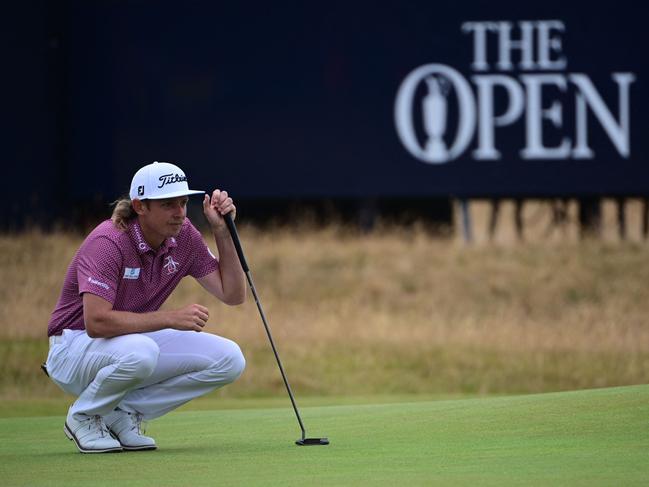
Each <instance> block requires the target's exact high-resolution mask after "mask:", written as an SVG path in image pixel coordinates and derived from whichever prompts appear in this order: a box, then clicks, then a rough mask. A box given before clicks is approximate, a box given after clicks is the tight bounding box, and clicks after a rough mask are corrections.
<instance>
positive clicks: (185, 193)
mask: <svg viewBox="0 0 649 487" xmlns="http://www.w3.org/2000/svg"><path fill="white" fill-rule="evenodd" d="M192 194H205V191H196V190H193V189H188V190H187V191H174V192H171V193H166V194H161V195H157V196H155V197H148V198H139V199H145V200H164V199H167V198H177V197H178V196H189V195H192Z"/></svg>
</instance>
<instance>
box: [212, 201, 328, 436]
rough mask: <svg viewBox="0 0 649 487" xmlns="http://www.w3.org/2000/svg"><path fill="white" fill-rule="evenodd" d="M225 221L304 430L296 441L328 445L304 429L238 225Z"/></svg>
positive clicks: (226, 219)
mask: <svg viewBox="0 0 649 487" xmlns="http://www.w3.org/2000/svg"><path fill="white" fill-rule="evenodd" d="M223 218H224V219H225V223H226V224H227V226H228V230H230V235H231V236H232V241H233V242H234V247H235V248H236V249H237V255H238V256H239V261H240V262H241V268H242V269H243V272H245V274H246V278H247V279H248V284H249V285H250V290H251V291H252V295H253V296H254V298H255V303H257V309H258V310H259V314H260V315H261V321H262V322H263V323H264V328H265V329H266V335H268V340H269V341H270V346H271V348H272V349H273V353H274V354H275V360H276V361H277V365H278V367H279V371H280V373H281V374H282V379H284V385H285V386H286V391H287V392H288V397H289V398H290V399H291V404H292V405H293V411H295V416H296V417H297V422H298V423H299V424H300V430H302V437H301V438H300V439H299V440H296V441H295V444H296V445H300V446H309V445H328V444H329V439H328V438H306V431H305V430H304V423H303V422H302V418H301V417H300V412H299V411H298V410H297V404H295V398H294V397H293V392H292V391H291V386H290V385H289V384H288V379H287V378H286V373H285V372H284V367H282V361H281V360H280V359H279V354H278V353H277V348H275V342H274V341H273V336H272V335H271V334H270V328H269V327H268V322H267V321H266V315H265V314H264V310H263V308H262V307H261V301H259V296H258V295H257V290H256V289H255V284H254V282H252V275H251V274H250V268H249V267H248V263H247V262H246V257H245V256H244V255H243V249H242V248H241V241H240V240H239V233H238V232H237V227H236V225H235V224H234V220H232V216H231V215H230V214H229V213H228V214H226V215H224V216H223Z"/></svg>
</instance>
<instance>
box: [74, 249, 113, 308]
mask: <svg viewBox="0 0 649 487" xmlns="http://www.w3.org/2000/svg"><path fill="white" fill-rule="evenodd" d="M121 268H122V253H121V252H120V251H119V248H118V247H117V244H116V243H115V242H113V241H112V240H110V239H107V238H101V237H99V238H96V239H94V240H91V241H89V242H87V243H86V244H85V245H84V246H83V248H82V249H81V251H80V252H79V261H78V262H77V282H78V284H79V294H80V295H81V294H83V293H91V294H95V295H97V296H99V297H100V298H103V299H105V300H106V301H108V302H110V303H115V296H116V295H117V286H118V284H119V273H120V270H121Z"/></svg>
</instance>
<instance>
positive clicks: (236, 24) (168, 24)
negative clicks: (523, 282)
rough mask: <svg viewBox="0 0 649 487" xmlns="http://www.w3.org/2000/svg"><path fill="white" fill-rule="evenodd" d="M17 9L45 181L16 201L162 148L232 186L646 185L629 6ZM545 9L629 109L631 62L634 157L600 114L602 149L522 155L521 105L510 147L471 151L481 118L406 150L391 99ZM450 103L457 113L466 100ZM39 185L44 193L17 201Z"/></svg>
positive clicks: (129, 168)
mask: <svg viewBox="0 0 649 487" xmlns="http://www.w3.org/2000/svg"><path fill="white" fill-rule="evenodd" d="M53 4H54V5H53ZM14 10H15V11H16V14H17V15H16V16H15V19H16V21H15V22H10V24H11V25H7V28H8V29H9V31H10V34H11V35H13V36H14V38H13V41H12V44H11V50H12V52H13V57H12V56H10V57H9V63H8V64H9V65H10V66H11V67H12V69H10V70H9V71H8V72H9V73H11V76H9V79H5V81H4V84H5V93H7V95H9V96H8V97H7V100H6V103H5V105H6V106H8V108H9V111H10V114H11V115H10V116H13V117H17V123H16V124H13V127H12V130H13V132H11V131H9V132H7V131H5V134H6V135H8V136H7V137H6V142H5V147H6V148H7V155H8V156H9V157H10V158H11V160H12V162H13V163H14V165H15V166H14V167H13V168H12V171H14V172H15V175H16V178H17V180H25V179H29V180H30V181H32V182H31V183H30V184H29V185H27V186H28V187H27V189H25V188H23V187H22V186H20V187H12V189H10V190H9V192H8V193H5V194H4V197H10V198H11V200H12V201H13V202H14V203H13V204H14V206H13V207H12V208H13V209H12V210H11V211H12V212H13V213H21V212H25V211H34V209H35V208H36V206H41V207H42V206H43V203H44V201H50V202H51V206H52V207H56V205H57V203H58V202H59V201H64V200H65V201H67V202H73V201H88V200H91V199H100V200H110V199H112V198H114V197H116V196H117V195H118V194H120V193H124V192H126V191H127V189H128V185H129V182H130V178H131V176H132V174H133V172H134V171H135V170H136V169H137V168H138V167H139V166H141V165H143V164H145V163H148V162H150V161H153V160H160V161H170V162H176V163H177V164H179V165H180V166H181V167H183V168H184V169H185V170H186V172H187V174H188V176H189V178H190V182H191V184H192V186H197V187H199V188H204V189H210V188H213V187H215V186H218V187H223V188H227V189H228V190H229V191H230V192H231V193H233V194H234V195H235V196H237V197H364V196H374V197H382V196H385V197H401V196H413V197H421V196H451V195H461V196H521V195H523V196H555V195H593V194H608V195H645V194H649V168H648V157H647V156H648V143H649V142H648V139H649V137H647V135H646V134H647V133H649V131H648V129H649V118H648V117H647V100H648V93H649V92H648V90H647V85H646V80H647V74H649V73H647V60H646V56H645V55H644V53H643V51H644V49H645V47H646V46H647V45H649V35H648V34H647V29H646V27H645V26H644V23H645V22H644V19H645V16H644V15H643V12H640V11H639V10H638V7H635V8H633V7H631V4H629V5H628V6H625V4H624V3H620V2H616V8H615V9H612V8H610V7H607V6H602V5H600V4H599V3H593V2H585V1H578V2H565V1H556V0H552V1H543V2H541V1H538V2H526V3H525V4H523V2H519V1H502V2H493V1H491V2H444V3H442V2H430V1H418V2H396V1H395V2H361V3H352V2H349V3H347V2H305V3H296V4H291V5H288V4H283V5H279V6H278V5H274V2H258V3H250V2H247V3H240V2H239V3H238V2H227V3H225V2H223V3H222V2H212V1H190V2H176V1H174V2H172V1H162V2H161V1H119V0H111V1H97V2H85V1H72V2H31V3H28V4H26V3H23V4H21V6H14ZM545 19H558V20H561V21H562V22H563V23H564V24H565V27H566V29H565V32H564V33H563V34H561V38H562V51H561V55H564V56H565V57H566V59H567V61H568V64H567V67H566V69H565V70H564V71H563V72H562V73H563V74H567V73H585V74H587V75H588V76H589V77H590V78H591V80H592V81H593V83H594V85H595V86H596V87H597V89H598V90H599V92H600V93H601V95H602V98H603V99H604V100H605V102H606V104H607V106H608V107H609V109H610V110H611V113H612V114H613V115H614V116H616V117H617V113H618V112H617V94H618V92H617V87H616V86H615V84H614V83H613V82H612V80H611V73H613V72H633V73H634V74H635V76H636V80H635V81H634V82H633V84H632V85H631V89H630V96H631V113H630V127H631V129H630V146H631V154H630V157H628V158H624V157H622V156H621V155H620V154H619V153H618V151H616V149H615V148H614V146H613V144H612V143H611V141H610V139H609V137H608V136H607V135H606V133H605V132H604V130H603V129H602V128H601V125H600V124H599V123H598V122H597V120H596V119H595V118H594V117H593V116H592V112H589V113H590V115H589V125H588V129H589V139H590V146H591V148H592V149H593V150H594V152H595V154H596V155H595V157H594V159H589V160H571V159H568V160H559V161H557V160H522V159H521V158H520V156H519V152H520V150H521V149H522V148H523V147H524V145H525V115H522V116H521V118H520V120H519V121H518V122H517V123H515V124H513V125H512V126H510V127H502V128H496V138H497V145H498V150H500V152H501V153H502V158H501V159H500V160H498V161H477V160H474V159H473V158H472V157H471V152H472V151H473V150H474V149H475V148H476V142H475V140H476V135H475V134H474V137H473V141H472V143H471V144H470V145H469V146H468V148H467V150H466V151H465V152H464V153H463V154H462V155H461V156H460V157H459V158H458V159H456V160H453V161H449V162H448V163H446V164H426V163H423V162H421V161H419V160H417V159H416V158H414V157H413V156H412V155H411V154H409V153H408V152H407V151H406V149H405V148H404V146H403V144H402V143H401V141H400V140H399V137H398V135H397V132H396V129H395V122H394V104H395V98H396V95H397V91H398V89H399V86H400V84H401V83H402V81H403V80H404V78H405V77H406V76H407V75H408V73H410V72H411V71H412V70H413V69H415V68H417V67H418V66H421V65H424V64H428V63H441V64H445V65H448V66H451V67H453V68H454V69H456V70H458V71H459V72H460V73H462V75H463V76H465V77H466V78H467V79H470V77H471V76H472V75H474V74H476V73H475V72H474V71H472V70H471V67H470V63H471V61H472V59H473V40H472V38H471V36H470V35H468V34H466V33H462V32H461V25H462V23H464V22H466V21H484V20H503V21H504V20H507V21H512V22H517V21H519V20H545ZM515 35H519V34H518V33H515ZM490 54H493V52H491V51H490ZM516 56H517V55H516V54H515V55H514V61H516V60H517V58H516ZM489 74H507V75H509V76H512V77H514V78H516V79H517V78H518V77H519V76H520V75H521V74H525V73H523V72H521V71H520V70H518V69H516V70H514V71H513V72H509V73H502V72H499V71H497V70H491V71H489ZM474 91H475V88H474ZM556 91H557V90H555V92H552V91H549V95H548V99H547V100H546V101H545V102H544V103H545V105H546V107H547V106H548V105H549V104H550V103H551V102H552V99H558V100H560V101H561V102H562V103H563V128H562V129H561V130H558V129H556V128H555V127H553V126H552V125H551V124H549V123H548V122H547V121H546V122H545V130H546V134H547V140H546V142H547V144H548V145H557V144H558V142H559V141H560V137H561V136H562V135H569V136H570V137H571V138H572V139H573V140H574V123H575V116H574V102H573V95H574V93H570V94H565V93H563V94H562V93H558V92H556ZM419 94H420V95H421V93H419ZM497 95H498V96H496V111H497V112H498V113H502V112H503V111H504V109H505V108H506V100H505V99H504V98H503V96H502V93H500V94H498V93H497ZM544 96H545V95H544ZM448 101H449V118H448V122H449V123H448V125H449V126H451V125H454V124H455V121H456V119H457V117H458V115H457V113H455V114H454V112H453V110H456V109H457V108H456V106H453V103H452V102H453V97H452V95H451V96H449V98H448ZM419 130H420V133H419V136H420V138H421V128H420V129H419ZM452 135H453V133H452V130H451V129H449V131H448V132H447V136H448V137H450V138H452ZM26 194H30V195H31V196H29V197H30V198H31V200H30V201H32V202H31V203H30V204H26V205H22V204H21V205H18V206H16V204H17V203H16V202H20V201H23V199H24V198H27V196H25V195H26ZM35 195H37V196H38V198H39V199H38V202H39V203H38V205H36V206H35V204H34V196H35ZM30 205H31V206H30Z"/></svg>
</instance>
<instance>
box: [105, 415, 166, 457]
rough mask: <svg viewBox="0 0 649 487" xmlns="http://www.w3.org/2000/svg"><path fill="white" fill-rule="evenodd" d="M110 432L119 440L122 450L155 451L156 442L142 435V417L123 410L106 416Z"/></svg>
mask: <svg viewBox="0 0 649 487" xmlns="http://www.w3.org/2000/svg"><path fill="white" fill-rule="evenodd" d="M104 421H105V422H106V426H107V427H108V430H109V431H110V432H111V433H112V435H113V436H114V437H115V438H116V439H117V440H119V443H120V444H121V445H122V449H124V450H127V451H133V450H155V449H156V448H157V446H156V444H155V440H154V439H153V438H150V437H148V436H144V435H143V434H142V429H141V426H142V415H141V414H137V413H135V414H134V413H128V412H126V411H122V410H121V409H115V410H114V411H113V412H112V413H110V414H107V415H106V416H104Z"/></svg>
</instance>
